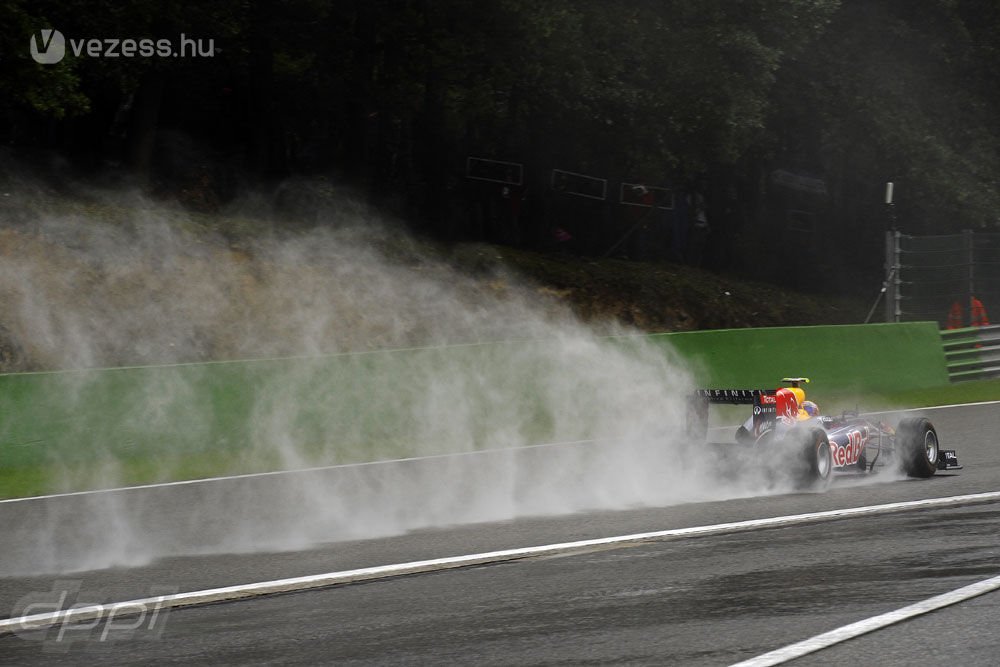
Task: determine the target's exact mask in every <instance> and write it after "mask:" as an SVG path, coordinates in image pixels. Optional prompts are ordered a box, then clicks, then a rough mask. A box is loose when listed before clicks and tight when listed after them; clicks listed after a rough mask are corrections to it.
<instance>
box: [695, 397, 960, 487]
mask: <svg viewBox="0 0 1000 667" xmlns="http://www.w3.org/2000/svg"><path fill="white" fill-rule="evenodd" d="M782 382H784V383H788V384H790V385H791V386H790V387H782V388H780V389H699V390H697V391H696V392H695V395H694V396H693V397H692V398H691V409H690V410H689V416H688V434H689V436H690V437H692V438H695V439H697V440H698V441H701V442H704V441H705V436H706V434H707V430H708V428H707V427H708V406H709V405H710V404H728V405H752V406H753V414H752V416H751V417H750V418H749V419H747V421H746V422H745V423H744V424H743V425H742V426H740V427H739V428H738V429H737V431H736V442H737V443H738V444H742V445H746V446H748V447H749V448H750V449H751V451H752V452H753V453H754V454H755V458H756V459H757V460H758V461H759V462H760V463H762V464H763V465H765V466H767V467H781V468H784V469H785V470H786V471H788V472H789V473H790V474H791V476H792V479H793V481H794V482H795V484H796V486H798V487H800V488H802V487H812V486H825V485H826V484H827V483H829V481H830V479H831V477H832V476H833V475H834V474H843V473H854V474H858V473H872V472H875V471H876V466H879V467H883V466H885V465H887V464H893V465H896V466H898V467H900V468H901V469H902V470H903V471H904V472H905V473H906V474H907V475H909V476H910V477H930V476H931V475H933V474H934V473H935V472H937V471H938V470H954V469H959V468H961V467H962V466H960V465H959V464H958V457H957V456H956V454H955V452H954V450H942V449H941V448H940V447H939V444H938V435H937V431H936V430H935V429H934V425H933V424H931V422H930V421H928V420H927V419H925V418H923V417H910V418H906V419H903V420H901V421H900V422H899V424H898V425H897V426H896V428H895V429H893V428H891V427H890V426H888V425H886V424H885V423H883V422H876V421H872V420H871V419H868V418H867V417H863V416H861V415H859V414H858V413H844V414H842V415H840V416H839V417H828V416H823V415H820V414H819V413H818V409H817V408H816V406H815V404H812V403H811V402H810V401H806V400H805V391H804V390H803V389H802V388H801V384H802V383H806V382H809V379H808V378H784V379H782Z"/></svg>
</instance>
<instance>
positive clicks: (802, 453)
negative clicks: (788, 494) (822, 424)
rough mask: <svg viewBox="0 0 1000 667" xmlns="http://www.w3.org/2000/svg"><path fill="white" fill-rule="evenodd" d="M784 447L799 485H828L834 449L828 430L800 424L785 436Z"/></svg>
mask: <svg viewBox="0 0 1000 667" xmlns="http://www.w3.org/2000/svg"><path fill="white" fill-rule="evenodd" d="M783 443H784V444H783V445H782V450H783V452H784V456H785V457H787V459H786V460H788V466H789V467H788V470H789V472H790V474H791V481H792V484H793V485H794V487H795V488H796V489H800V490H803V491H805V490H811V489H825V488H826V487H827V486H828V485H829V483H830V478H831V476H832V474H833V452H831V451H830V440H829V438H828V437H827V435H826V431H824V430H823V429H821V428H803V427H797V428H795V429H793V430H792V431H791V432H789V433H788V434H787V435H785V437H784V438H783Z"/></svg>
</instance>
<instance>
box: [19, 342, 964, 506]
mask: <svg viewBox="0 0 1000 667" xmlns="http://www.w3.org/2000/svg"><path fill="white" fill-rule="evenodd" d="M646 343H652V344H653V345H654V346H662V348H663V350H664V353H665V354H668V355H670V356H672V357H678V356H679V357H681V358H683V359H684V360H686V361H687V363H688V364H689V365H691V366H692V368H693V369H694V381H695V383H696V384H697V385H700V386H716V387H755V386H764V387H772V386H775V385H776V384H777V381H778V380H779V379H780V378H781V377H783V376H787V375H805V376H808V377H810V378H811V379H812V380H813V384H812V385H810V391H815V392H819V395H822V394H823V393H824V392H826V391H839V392H841V393H843V392H845V391H851V390H862V391H869V392H878V391H880V390H896V389H901V388H925V387H934V386H943V385H946V384H947V383H948V376H947V370H946V367H945V361H944V353H943V350H942V346H941V340H940V335H939V333H938V330H937V327H936V325H935V324H934V323H906V324H876V325H859V326H832V327H791V328H775V329H738V330H725V331H702V332H691V333H676V334H660V335H653V336H637V337H620V338H613V339H610V340H588V341H583V342H581V341H575V342H574V343H573V344H572V345H568V346H567V345H566V344H564V343H563V342H561V341H548V342H546V341H542V342H512V343H494V344H482V345H465V346H453V347H444V348H430V349H417V350H393V351H379V352H371V353H360V354H343V355H334V356H325V357H313V358H301V359H275V360H259V361H239V362H219V363H206V364H185V365H177V366H158V367H140V368H121V369H104V370H87V371H66V372H53V373H23V374H8V375H0V495H17V494H18V493H21V492H23V493H34V492H39V491H43V492H44V491H48V490H54V489H62V490H65V489H67V488H87V487H95V486H106V485H108V484H114V483H122V482H123V481H127V482H129V483H139V482H144V481H159V480H163V479H184V478H191V477H197V476H204V475H210V474H221V473H223V472H225V473H238V472H253V471H258V470H273V469H276V468H288V467H301V466H308V465H316V464H318V463H325V464H332V463H340V462H353V461H365V460H371V459H372V458H393V457H402V456H408V455H413V454H432V453H443V452H449V451H461V450H463V449H464V450H468V449H482V448H489V447H503V446H508V445H509V444H510V443H518V442H520V443H523V442H545V441H551V440H550V439H560V440H572V439H583V438H589V437H599V436H601V435H603V434H602V433H601V428H602V426H606V425H607V424H608V423H610V422H611V421H613V420H611V419H609V418H608V414H609V413H611V414H616V413H624V412H626V411H627V409H628V407H629V405H628V403H621V401H626V400H632V399H628V398H625V397H619V396H618V395H617V394H618V393H621V389H622V387H621V384H622V383H623V381H622V378H613V377H609V378H604V377H602V376H601V373H603V372H604V371H605V370H606V369H601V370H599V371H597V372H583V371H580V372H577V371H576V370H574V369H585V368H586V367H587V365H588V361H592V360H593V359H594V355H596V354H599V353H600V349H601V346H606V345H612V346H617V347H618V348H619V351H620V352H624V354H623V355H620V356H622V358H626V359H627V358H631V359H632V360H633V361H632V362H622V363H618V362H616V363H618V365H616V366H614V368H615V370H614V373H615V374H617V375H622V374H626V375H627V374H628V373H629V372H630V371H629V368H633V369H634V368H636V367H635V366H631V367H630V366H628V365H627V364H628V363H640V364H648V363H649V360H650V358H651V357H652V358H654V359H655V358H656V357H657V356H658V355H655V354H652V355H651V354H650V353H649V349H648V348H649V346H648V345H646ZM631 352H635V354H634V355H632V354H631ZM623 364H624V365H623ZM563 376H565V377H563ZM554 378H561V379H560V381H558V382H557V381H555V379H554ZM647 379H648V378H647ZM615 381H617V382H618V383H619V386H617V387H612V383H613V382H615ZM625 383H626V384H627V379H626V380H625ZM616 401H617V402H616ZM602 411H603V421H602V414H601V413H602ZM435 415H446V418H441V419H436V418H435ZM619 426H620V424H619ZM282 441H287V442H291V443H294V444H295V447H286V448H282V447H276V446H275V444H276V443H279V444H280V442H282ZM332 441H335V442H336V449H332V448H331V444H330V443H331V442H332ZM289 452H293V453H294V456H293V457H292V458H289ZM109 461H110V462H112V463H113V464H114V465H121V466H124V467H125V468H127V471H126V473H123V474H122V475H118V476H115V475H114V474H112V475H111V477H112V479H100V478H97V477H93V476H91V477H90V478H87V479H85V480H82V481H81V478H80V474H79V473H80V471H81V470H87V469H93V471H97V472H95V473H94V474H103V473H104V472H106V471H107V466H106V465H104V464H105V463H107V462H109ZM97 463H101V465H97ZM60 475H62V478H60ZM60 479H61V481H60ZM18 485H20V486H18ZM11 489H13V490H11ZM19 489H20V490H19Z"/></svg>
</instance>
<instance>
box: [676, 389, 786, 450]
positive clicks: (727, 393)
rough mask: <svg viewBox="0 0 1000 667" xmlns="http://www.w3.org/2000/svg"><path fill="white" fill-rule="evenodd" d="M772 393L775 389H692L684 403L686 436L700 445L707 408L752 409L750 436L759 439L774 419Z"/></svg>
mask: <svg viewBox="0 0 1000 667" xmlns="http://www.w3.org/2000/svg"><path fill="white" fill-rule="evenodd" d="M776 393H777V390H776V389H696V390H695V391H694V394H693V395H692V396H691V397H690V398H689V399H688V417H687V432H688V436H689V437H690V438H692V439H698V440H702V441H704V439H705V435H706V434H707V432H708V406H709V405H752V406H753V432H754V435H755V436H756V435H759V434H760V433H761V432H763V431H764V430H766V429H767V428H768V426H770V425H771V424H773V423H774V420H775V418H776V417H777V399H776V398H775V394H776Z"/></svg>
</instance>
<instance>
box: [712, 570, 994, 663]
mask: <svg viewBox="0 0 1000 667" xmlns="http://www.w3.org/2000/svg"><path fill="white" fill-rule="evenodd" d="M998 589H1000V576H998V577H993V578H992V579H985V580H983V581H979V582H976V583H974V584H970V585H968V586H964V587H962V588H959V589H956V590H954V591H951V592H949V593H944V594H942V595H937V596H935V597H932V598H928V599H926V600H922V601H921V602H917V603H915V604H911V605H910V606H908V607H903V608H902V609H897V610H895V611H890V612H888V613H885V614H881V615H879V616H872V617H871V618H866V619H864V620H862V621H858V622H857V623H851V624H850V625H845V626H842V627H839V628H837V629H836V630H831V631H830V632H824V633H823V634H821V635H816V636H815V637H810V638H809V639H806V640H803V641H800V642H798V643H795V644H789V645H788V646H785V647H783V648H779V649H777V650H775V651H771V652H770V653H764V654H763V655H759V656H757V657H756V658H751V659H750V660H744V661H743V662H738V663H736V664H734V665H732V666H731V667H770V666H771V665H781V664H784V663H786V662H789V661H791V660H795V659H796V658H801V657H802V656H804V655H808V654H810V653H815V652H816V651H819V650H822V649H825V648H828V647H830V646H833V645H834V644H839V643H841V642H846V641H847V640H848V639H854V638H855V637H860V636H861V635H864V634H867V633H869V632H874V631H875V630H881V629H882V628H885V627H888V626H890V625H893V624H895V623H900V622H902V621H905V620H907V619H910V618H913V617H914V616H921V615H923V614H927V613H930V612H932V611H935V610H937V609H941V608H942V607H948V606H950V605H953V604H958V603H959V602H965V601H966V600H970V599H972V598H974V597H977V596H979V595H984V594H986V593H992V592H993V591H995V590H998Z"/></svg>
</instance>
